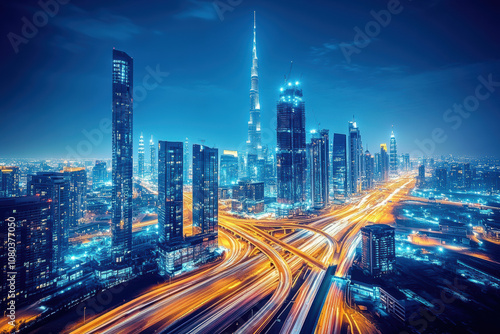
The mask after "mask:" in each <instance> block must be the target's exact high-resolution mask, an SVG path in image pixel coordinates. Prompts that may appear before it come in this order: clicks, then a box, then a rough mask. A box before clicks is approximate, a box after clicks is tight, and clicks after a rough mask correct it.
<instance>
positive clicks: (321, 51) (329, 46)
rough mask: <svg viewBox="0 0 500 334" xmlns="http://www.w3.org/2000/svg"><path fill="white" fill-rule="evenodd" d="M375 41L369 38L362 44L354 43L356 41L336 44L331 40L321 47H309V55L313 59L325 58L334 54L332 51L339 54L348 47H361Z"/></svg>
mask: <svg viewBox="0 0 500 334" xmlns="http://www.w3.org/2000/svg"><path fill="white" fill-rule="evenodd" d="M376 40H377V39H376V38H370V39H369V40H367V41H363V42H356V41H352V42H348V43H346V42H337V41H335V40H331V41H329V42H326V43H323V44H322V45H321V46H319V47H318V46H312V47H311V54H312V55H313V56H314V57H324V56H327V55H329V54H330V53H332V52H334V51H337V50H338V51H339V52H342V50H341V49H342V48H348V47H351V46H355V47H358V46H361V45H363V46H364V45H366V44H370V43H371V42H373V41H376Z"/></svg>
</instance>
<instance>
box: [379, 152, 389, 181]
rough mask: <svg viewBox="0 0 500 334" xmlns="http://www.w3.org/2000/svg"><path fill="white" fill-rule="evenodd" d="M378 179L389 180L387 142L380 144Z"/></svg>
mask: <svg viewBox="0 0 500 334" xmlns="http://www.w3.org/2000/svg"><path fill="white" fill-rule="evenodd" d="M379 163H380V167H379V169H380V181H384V182H385V181H387V180H389V155H388V154H387V144H380V161H379Z"/></svg>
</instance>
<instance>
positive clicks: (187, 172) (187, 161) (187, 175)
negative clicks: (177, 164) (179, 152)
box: [183, 138, 192, 184]
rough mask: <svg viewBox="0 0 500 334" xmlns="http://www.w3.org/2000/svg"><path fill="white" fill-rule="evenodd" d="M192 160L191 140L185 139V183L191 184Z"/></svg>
mask: <svg viewBox="0 0 500 334" xmlns="http://www.w3.org/2000/svg"><path fill="white" fill-rule="evenodd" d="M191 170H192V167H191V161H190V158H189V140H188V138H186V140H185V141H184V171H183V173H184V184H191Z"/></svg>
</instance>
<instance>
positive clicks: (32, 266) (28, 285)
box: [0, 196, 55, 305]
mask: <svg viewBox="0 0 500 334" xmlns="http://www.w3.org/2000/svg"><path fill="white" fill-rule="evenodd" d="M53 204H54V203H53V202H52V203H51V202H50V201H48V200H47V199H45V198H42V197H41V196H23V197H16V198H4V199H0V234H1V235H5V236H7V234H8V230H9V229H8V228H9V226H14V227H15V233H16V238H15V249H16V257H15V269H12V268H8V267H7V266H8V263H9V261H8V257H9V255H8V254H9V250H8V243H7V242H4V241H2V242H1V243H0V268H1V271H2V274H3V275H6V273H7V272H16V273H17V275H16V280H15V288H16V300H15V301H16V305H19V304H21V303H23V302H25V301H30V300H31V301H35V300H37V299H38V298H40V297H42V296H43V293H44V292H46V291H47V290H48V289H49V288H50V287H51V286H52V282H53V281H52V279H53V275H52V271H53V270H52V268H53V247H52V238H53V234H54V232H55V230H54V229H53V226H52V224H53V220H52V216H51V214H52V210H51V205H53ZM9 218H10V219H9ZM12 218H13V220H12ZM11 222H12V223H11ZM8 284H9V282H8V280H7V279H6V278H2V280H1V286H0V291H1V296H0V298H1V304H2V305H7V304H6V301H7V300H8V299H7V293H8V291H9V287H8Z"/></svg>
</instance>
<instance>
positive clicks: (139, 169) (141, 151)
mask: <svg viewBox="0 0 500 334" xmlns="http://www.w3.org/2000/svg"><path fill="white" fill-rule="evenodd" d="M137 172H138V174H139V177H140V178H141V179H142V178H143V177H144V137H143V136H142V132H141V136H140V137H139V159H138V164H137Z"/></svg>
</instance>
